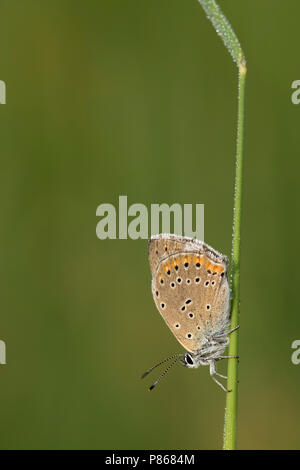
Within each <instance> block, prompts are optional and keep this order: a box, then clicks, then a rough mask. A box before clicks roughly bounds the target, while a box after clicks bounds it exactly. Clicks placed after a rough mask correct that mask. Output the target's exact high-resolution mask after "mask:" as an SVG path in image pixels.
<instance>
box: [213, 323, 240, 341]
mask: <svg viewBox="0 0 300 470" xmlns="http://www.w3.org/2000/svg"><path fill="white" fill-rule="evenodd" d="M239 327H240V325H238V326H236V327H235V328H232V330H229V331H227V332H226V333H222V334H221V335H216V336H214V337H213V339H219V338H222V337H224V336H228V335H230V333H233V332H234V331H236V330H238V329H239Z"/></svg>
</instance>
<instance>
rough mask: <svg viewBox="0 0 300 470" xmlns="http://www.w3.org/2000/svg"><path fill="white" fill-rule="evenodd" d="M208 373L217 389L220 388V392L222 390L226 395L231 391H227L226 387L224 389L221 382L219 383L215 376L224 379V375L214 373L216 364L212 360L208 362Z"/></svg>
mask: <svg viewBox="0 0 300 470" xmlns="http://www.w3.org/2000/svg"><path fill="white" fill-rule="evenodd" d="M209 373H210V376H211V378H212V379H213V381H214V382H216V384H217V385H219V387H221V389H222V390H224V392H226V393H228V392H231V390H228V389H227V388H226V387H224V385H223V384H221V382H219V381H218V380H217V379H216V377H215V375H219V376H220V377H223V378H225V376H224V375H221V374H219V373H218V372H217V371H216V364H215V361H214V360H212V361H209Z"/></svg>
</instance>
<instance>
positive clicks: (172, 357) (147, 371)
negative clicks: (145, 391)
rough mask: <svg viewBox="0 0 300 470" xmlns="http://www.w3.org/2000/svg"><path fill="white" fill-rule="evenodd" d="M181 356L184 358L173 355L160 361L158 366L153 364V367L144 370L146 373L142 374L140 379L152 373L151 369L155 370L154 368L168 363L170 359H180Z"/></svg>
mask: <svg viewBox="0 0 300 470" xmlns="http://www.w3.org/2000/svg"><path fill="white" fill-rule="evenodd" d="M182 356H184V354H173V356H169V357H167V358H166V359H164V360H163V361H160V362H159V363H158V364H155V366H153V367H151V368H150V369H148V370H146V372H144V373H143V375H142V376H141V379H143V378H144V377H146V375H148V374H150V372H152V371H153V369H156V367H158V366H160V365H161V364H164V363H165V362H167V361H170V359H174V357H182Z"/></svg>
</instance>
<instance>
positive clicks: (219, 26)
mask: <svg viewBox="0 0 300 470" xmlns="http://www.w3.org/2000/svg"><path fill="white" fill-rule="evenodd" d="M198 1H199V3H200V4H201V5H202V7H203V9H204V11H205V13H206V15H207V17H208V18H209V20H210V21H211V22H212V24H213V26H214V28H215V30H216V32H217V33H218V34H219V36H220V37H221V38H222V40H223V42H224V44H225V46H226V48H227V49H228V51H229V52H230V54H231V56H232V58H233V60H234V62H235V63H236V64H237V66H238V69H239V83H238V89H239V93H238V119H237V148H236V167H235V192H234V208H233V231H232V259H231V290H232V303H231V325H230V329H233V328H235V327H236V326H238V324H239V305H240V246H241V215H242V183H243V135H244V109H245V81H246V72H247V69H246V60H245V56H244V53H243V50H242V48H241V45H240V42H239V40H238V38H237V36H236V34H235V33H234V31H233V29H232V27H231V25H230V23H229V22H228V20H227V18H226V17H225V15H224V14H223V12H222V11H221V9H220V7H219V6H218V4H217V2H216V1H215V0H198ZM238 340H239V330H236V331H234V332H233V333H232V334H231V335H230V343H229V350H228V355H229V356H238V350H239V341H238ZM227 375H228V381H227V388H228V389H229V390H231V392H230V393H227V395H226V409H225V424H224V444H223V448H224V449H225V450H233V449H236V445H237V412H238V361H237V360H236V359H229V360H228V374H227Z"/></svg>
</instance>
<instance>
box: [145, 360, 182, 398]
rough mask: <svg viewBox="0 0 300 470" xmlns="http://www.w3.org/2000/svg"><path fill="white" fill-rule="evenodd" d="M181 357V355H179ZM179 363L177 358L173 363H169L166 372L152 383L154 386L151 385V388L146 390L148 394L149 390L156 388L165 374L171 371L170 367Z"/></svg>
mask: <svg viewBox="0 0 300 470" xmlns="http://www.w3.org/2000/svg"><path fill="white" fill-rule="evenodd" d="M181 356H182V354H181ZM178 361H179V357H177V358H176V359H175V361H173V362H171V364H170V365H169V366H168V367H167V368H166V370H165V371H164V372H163V373H162V374H161V375H160V376H159V377H158V379H157V380H156V381H155V382H154V384H152V385H151V387H149V388H148V392H151V390H153V389H154V387H156V385H157V384H158V383H159V382H160V381H161V379H162V378H163V377H164V376H165V375H166V373H167V372H169V370H170V369H171V367H172V366H174V364H176V362H178Z"/></svg>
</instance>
